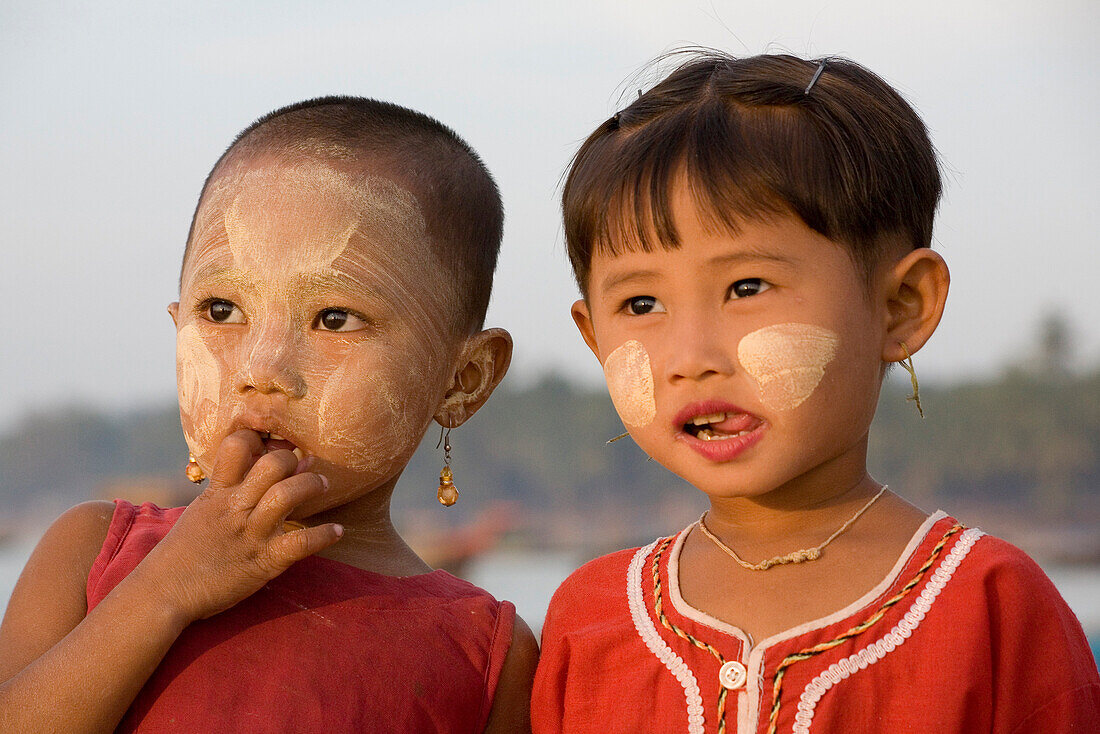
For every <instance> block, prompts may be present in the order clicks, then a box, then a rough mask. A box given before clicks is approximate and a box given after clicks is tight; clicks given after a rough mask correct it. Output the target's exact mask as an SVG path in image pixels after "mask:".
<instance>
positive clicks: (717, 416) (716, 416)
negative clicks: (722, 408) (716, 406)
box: [691, 413, 726, 426]
mask: <svg viewBox="0 0 1100 734" xmlns="http://www.w3.org/2000/svg"><path fill="white" fill-rule="evenodd" d="M725 418H726V414H725V413H711V414H710V415H700V416H696V417H695V418H692V419H691V423H692V425H696V426H705V425H706V424H707V423H719V422H721V421H723V420H725Z"/></svg>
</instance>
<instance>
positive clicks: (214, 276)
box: [191, 264, 256, 290]
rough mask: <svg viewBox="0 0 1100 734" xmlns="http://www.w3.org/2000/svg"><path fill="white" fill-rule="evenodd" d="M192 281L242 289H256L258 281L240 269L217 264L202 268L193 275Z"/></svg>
mask: <svg viewBox="0 0 1100 734" xmlns="http://www.w3.org/2000/svg"><path fill="white" fill-rule="evenodd" d="M191 282H192V283H202V284H203V285H228V286H233V287H235V288H238V289H241V290H245V289H249V288H253V289H254V288H255V286H256V281H255V280H253V279H252V278H250V277H248V276H247V275H245V274H244V273H242V272H241V271H240V270H236V269H234V268H227V267H224V266H222V265H215V264H211V265H206V266H204V267H202V268H200V269H199V271H198V272H197V273H195V274H194V275H193V276H191Z"/></svg>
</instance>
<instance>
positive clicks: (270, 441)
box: [258, 431, 306, 461]
mask: <svg viewBox="0 0 1100 734" xmlns="http://www.w3.org/2000/svg"><path fill="white" fill-rule="evenodd" d="M258 433H259V434H260V440H261V441H263V442H264V446H265V447H266V448H267V450H268V451H278V450H279V449H286V450H287V451H290V452H291V453H293V454H294V455H295V456H297V457H298V461H301V460H302V459H304V458H305V455H306V454H305V452H304V451H302V450H301V449H300V448H298V447H297V446H295V445H294V443H293V442H292V441H288V440H286V439H285V438H283V437H282V436H280V435H279V434H278V433H269V432H267V431H258Z"/></svg>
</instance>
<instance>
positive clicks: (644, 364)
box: [603, 339, 657, 428]
mask: <svg viewBox="0 0 1100 734" xmlns="http://www.w3.org/2000/svg"><path fill="white" fill-rule="evenodd" d="M603 373H604V377H606V378H607V391H608V392H609V393H610V394H611V402H613V403H614V404H615V410H617V411H618V413H619V417H620V418H622V420H623V423H626V424H627V425H631V426H636V427H638V428H641V427H644V426H648V425H649V424H650V423H652V422H653V419H654V418H655V417H656V415H657V403H656V401H655V400H654V398H653V369H652V368H651V367H650V364H649V352H647V351H646V348H645V346H643V345H642V343H641V342H640V341H636V340H634V339H631V340H630V341H628V342H625V343H623V344H622V345H621V346H620V347H619V348H618V349H616V350H615V351H613V352H611V354H609V355H607V359H606V360H605V361H604V364H603Z"/></svg>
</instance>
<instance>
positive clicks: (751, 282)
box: [729, 278, 771, 298]
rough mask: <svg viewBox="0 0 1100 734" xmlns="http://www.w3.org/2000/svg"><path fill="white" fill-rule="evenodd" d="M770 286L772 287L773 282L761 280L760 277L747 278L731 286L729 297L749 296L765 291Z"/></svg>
mask: <svg viewBox="0 0 1100 734" xmlns="http://www.w3.org/2000/svg"><path fill="white" fill-rule="evenodd" d="M769 288H771V284H770V283H768V282H766V281H763V280H760V278H745V279H744V280H739V281H737V282H736V283H734V284H733V285H731V286H730V290H729V297H730V298H747V297H748V296H755V295H757V294H759V293H763V292H764V291H766V290H768V289H769Z"/></svg>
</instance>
